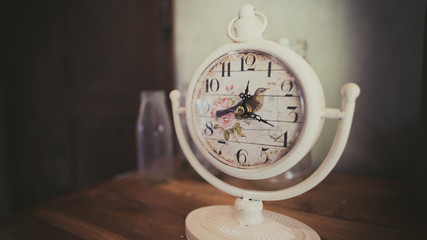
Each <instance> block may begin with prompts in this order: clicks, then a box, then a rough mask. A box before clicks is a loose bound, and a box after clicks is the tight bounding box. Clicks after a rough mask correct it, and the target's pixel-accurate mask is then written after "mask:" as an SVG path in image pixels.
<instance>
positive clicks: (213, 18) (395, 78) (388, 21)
mask: <svg viewBox="0 0 427 240" xmlns="http://www.w3.org/2000/svg"><path fill="white" fill-rule="evenodd" d="M246 3H248V2H247V1H242V0H239V1H226V0H219V1H208V0H204V1H200V0H179V1H178V0H177V1H175V9H174V24H175V30H176V31H175V35H174V41H175V43H174V44H175V46H174V49H175V62H176V66H175V68H176V79H177V87H178V88H179V89H181V90H185V89H186V87H187V85H188V82H189V80H190V79H191V76H192V73H193V71H194V70H195V69H196V68H197V66H198V64H199V63H200V62H201V61H202V60H203V59H204V57H205V56H207V54H208V53H209V52H211V51H212V50H214V49H216V48H217V47H219V46H221V45H223V44H225V43H228V42H230V40H229V39H228V38H227V35H226V33H225V30H226V27H227V25H228V23H229V21H230V20H231V19H232V18H233V17H235V16H236V15H237V13H238V10H239V8H240V7H241V6H242V5H243V4H246ZM250 3H251V4H252V5H254V6H255V8H256V9H257V10H258V11H261V12H263V13H265V14H266V15H267V18H268V22H269V25H268V26H267V29H266V31H265V32H264V34H263V36H264V38H266V39H270V40H278V39H279V38H280V37H294V38H302V39H305V40H306V41H307V42H308V51H307V58H308V61H309V63H310V64H311V65H312V67H313V68H314V70H315V71H316V73H317V74H318V76H319V78H320V80H321V83H322V86H323V88H324V92H325V96H326V104H327V107H339V106H340V102H341V96H340V88H341V86H342V85H343V84H344V83H347V82H356V83H357V84H359V85H360V87H361V89H362V94H361V96H360V98H359V99H358V102H357V109H356V114H355V122H354V125H353V128H352V133H351V136H350V140H349V142H348V145H347V148H346V151H345V153H344V155H343V157H342V159H341V160H340V162H339V163H338V165H337V167H336V170H337V171H340V172H347V173H354V174H363V175H376V176H384V177H390V178H400V179H405V178H408V176H411V173H412V172H413V171H414V170H415V160H413V159H415V157H416V154H417V151H418V149H417V146H418V145H417V144H416V143H417V141H416V140H417V138H418V136H419V135H418V128H419V125H420V121H419V119H420V114H419V111H420V94H421V93H420V92H421V90H420V89H421V72H422V49H423V37H424V34H423V32H424V15H425V9H426V7H425V6H426V2H425V1H423V0H412V1H404V0H392V1H386V0H373V1H351V0H324V1H315V0H301V1H291V0H285V1H282V0H275V1H262V0H253V1H251V2H250ZM335 126H336V123H334V122H330V121H328V122H327V123H326V125H325V128H324V131H323V133H322V135H321V137H320V139H319V141H318V143H317V144H316V146H315V147H314V149H313V153H312V154H313V159H314V161H315V163H316V164H319V163H320V162H321V161H322V159H323V158H324V156H325V155H326V153H327V151H328V149H329V147H330V144H331V141H332V138H333V136H334V134H335Z"/></svg>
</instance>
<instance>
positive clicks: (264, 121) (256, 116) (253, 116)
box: [249, 112, 274, 127]
mask: <svg viewBox="0 0 427 240" xmlns="http://www.w3.org/2000/svg"><path fill="white" fill-rule="evenodd" d="M249 117H250V118H252V119H255V120H257V121H258V122H263V123H265V124H267V125H270V126H272V127H274V126H273V125H272V124H271V123H269V122H267V121H266V120H264V119H262V118H261V116H260V115H258V114H255V113H253V112H250V113H249Z"/></svg>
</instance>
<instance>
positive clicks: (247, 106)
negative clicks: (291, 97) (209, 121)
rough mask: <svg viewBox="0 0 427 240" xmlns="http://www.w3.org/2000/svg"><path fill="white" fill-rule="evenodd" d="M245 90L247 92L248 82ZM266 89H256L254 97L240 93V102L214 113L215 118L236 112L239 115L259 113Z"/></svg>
mask: <svg viewBox="0 0 427 240" xmlns="http://www.w3.org/2000/svg"><path fill="white" fill-rule="evenodd" d="M246 89H247V90H248V91H249V81H248V84H247V85H246ZM267 90H268V88H263V87H260V88H258V89H257V90H256V91H255V93H254V95H253V96H252V95H250V94H246V90H245V93H240V95H239V96H240V97H241V98H242V101H240V102H238V103H237V104H235V105H234V106H232V107H229V108H226V109H221V110H218V111H216V112H215V116H216V117H217V118H219V117H222V116H224V115H226V114H228V113H232V112H235V111H236V112H237V114H239V115H241V116H242V115H247V114H248V113H250V112H256V111H259V110H260V109H261V108H262V106H263V104H264V92H265V91H267Z"/></svg>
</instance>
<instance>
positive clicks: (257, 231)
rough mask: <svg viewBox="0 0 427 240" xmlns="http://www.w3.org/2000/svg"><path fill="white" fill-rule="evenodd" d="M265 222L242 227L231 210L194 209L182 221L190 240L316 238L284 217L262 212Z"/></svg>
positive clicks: (228, 208) (222, 207) (306, 228)
mask: <svg viewBox="0 0 427 240" xmlns="http://www.w3.org/2000/svg"><path fill="white" fill-rule="evenodd" d="M262 215H263V218H264V220H263V221H262V222H261V223H259V224H256V225H253V226H245V225H241V224H240V222H239V219H238V213H236V208H235V207H233V206H224V205H221V206H209V207H203V208H199V209H196V210H194V211H192V212H190V214H188V216H187V218H186V219H185V225H186V226H185V227H186V229H185V230H186V235H187V239H189V240H214V239H215V240H219V239H224V240H225V239H226V240H239V239H242V240H243V239H245V240H251V239H266V240H274V239H277V240H279V239H280V240H283V239H313V240H320V237H319V235H318V234H317V233H316V232H315V231H314V230H313V229H312V228H310V227H309V226H307V225H305V224H304V223H302V222H300V221H297V220H295V219H293V218H290V217H287V216H285V215H282V214H279V213H275V212H271V211H266V210H263V211H262Z"/></svg>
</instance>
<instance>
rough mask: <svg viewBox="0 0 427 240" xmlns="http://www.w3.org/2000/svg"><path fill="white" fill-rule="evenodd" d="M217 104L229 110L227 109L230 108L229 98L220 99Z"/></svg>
mask: <svg viewBox="0 0 427 240" xmlns="http://www.w3.org/2000/svg"><path fill="white" fill-rule="evenodd" d="M219 104H220V105H221V107H223V108H229V107H231V99H230V98H222V99H221V101H220V102H219Z"/></svg>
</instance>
